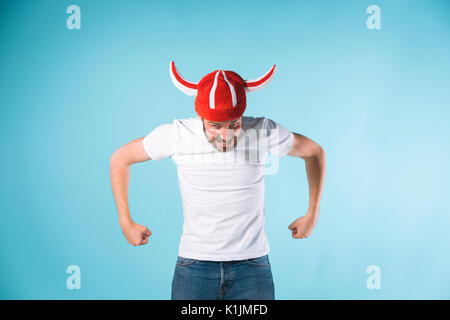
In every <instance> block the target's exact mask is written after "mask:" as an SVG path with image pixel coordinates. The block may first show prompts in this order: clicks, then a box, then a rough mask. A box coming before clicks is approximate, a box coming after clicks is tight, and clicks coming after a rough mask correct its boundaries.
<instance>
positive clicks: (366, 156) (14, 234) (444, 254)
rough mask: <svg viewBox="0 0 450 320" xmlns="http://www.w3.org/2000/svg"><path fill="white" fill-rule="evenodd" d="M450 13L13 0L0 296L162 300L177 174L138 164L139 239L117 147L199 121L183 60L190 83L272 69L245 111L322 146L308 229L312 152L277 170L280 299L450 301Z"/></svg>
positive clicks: (5, 93) (442, 9) (7, 5)
mask: <svg viewBox="0 0 450 320" xmlns="http://www.w3.org/2000/svg"><path fill="white" fill-rule="evenodd" d="M373 8H375V9H373ZM449 14H450V4H449V2H448V1H445V0H442V1H437V0H436V1H425V0H423V1H406V0H403V1H401V0H397V1H392V0H390V1H387V0H371V1H365V0H359V1H356V0H355V1H300V0H297V1H261V0H258V1H233V0H232V1H162V0H161V1H143V0H142V1H137V0H132V1H101V0H96V1H92V0H90V1H87V0H73V1H65V0H64V1H63V0H53V1H50V0H49V1H13V0H2V1H1V2H0V98H1V99H0V101H1V102H0V103H1V108H0V110H1V111H0V112H1V114H0V121H1V127H0V130H1V137H2V148H1V155H2V156H1V159H0V161H1V165H0V170H1V192H0V203H1V204H2V208H1V222H0V243H1V245H0V271H1V272H0V298H1V299H170V289H171V281H172V276H173V271H174V268H175V261H176V257H177V251H178V244H179V240H180V236H181V232H182V223H183V216H182V205H181V197H180V193H179V189H178V181H177V174H176V166H175V164H174V163H173V162H172V161H171V160H170V159H165V160H163V161H159V162H154V161H147V162H143V163H139V164H135V165H133V166H132V167H131V177H130V186H129V203H130V210H131V215H132V217H133V219H134V220H135V222H137V223H139V224H143V225H145V226H147V227H148V228H149V229H150V230H151V231H152V232H153V235H152V236H151V238H150V242H149V244H148V245H144V246H140V247H133V246H131V245H129V244H128V243H127V242H126V240H125V238H124V236H123V234H122V232H121V230H120V227H119V224H118V221H117V210H116V207H115V203H114V198H113V194H112V190H111V185H110V177H109V159H110V157H111V155H112V153H113V152H114V151H115V150H116V149H117V148H119V147H120V146H122V145H124V144H126V143H128V142H130V141H131V140H133V139H136V138H139V137H142V136H144V135H146V134H148V133H149V132H150V131H151V130H153V129H154V128H155V127H156V126H158V125H160V124H163V123H170V122H172V120H173V119H174V118H186V117H192V116H196V114H195V111H194V99H193V98H192V97H188V96H186V95H184V94H182V93H181V92H179V90H177V89H176V88H175V87H174V86H173V84H172V82H171V80H170V77H169V62H170V61H171V60H174V61H175V62H176V64H177V67H178V68H179V70H180V73H181V74H182V75H183V76H184V77H186V78H187V79H189V80H191V81H198V80H199V79H200V78H201V77H202V76H203V75H205V74H207V73H209V72H211V71H213V70H215V69H225V70H233V71H236V72H238V73H239V74H240V75H241V76H242V77H244V78H246V79H254V78H256V77H259V76H261V75H262V74H264V73H265V72H266V71H267V70H269V68H270V67H271V66H272V65H273V64H276V65H277V71H276V74H275V77H274V79H273V80H272V82H271V83H270V84H269V85H268V86H266V87H265V88H264V89H263V90H261V91H258V92H256V93H249V94H248V95H247V102H248V105H247V109H246V112H245V115H250V116H265V117H268V118H271V119H273V120H275V121H277V122H278V123H280V124H281V125H283V126H284V127H286V128H288V129H289V130H291V131H294V132H297V133H300V134H303V135H305V136H307V137H309V138H310V139H312V140H314V141H315V142H317V143H318V144H320V145H321V146H322V147H323V148H324V149H325V151H326V155H327V168H326V178H325V186H324V189H323V194H322V201H321V210H320V216H319V221H318V224H317V225H316V227H315V229H314V231H313V233H312V236H311V237H309V238H308V239H303V240H296V239H293V238H292V237H291V232H290V231H289V230H288V226H289V224H290V223H292V222H293V221H294V220H295V219H297V218H299V217H300V216H303V215H304V214H305V213H306V210H307V207H308V200H309V198H308V197H309V194H308V181H307V177H306V171H305V164H304V161H303V160H302V159H298V158H293V157H284V158H281V159H280V162H279V170H278V172H277V173H276V174H273V175H267V176H266V177H265V184H266V232H267V236H268V239H269V244H270V248H271V251H270V253H269V257H270V261H271V265H272V271H273V276H274V283H275V296H276V299H449V298H450V289H449V288H450V286H449V285H450V273H449V272H448V270H450V255H449V254H448V252H449V249H448V245H449V243H450V232H448V230H449V227H450V211H449V202H448V201H447V200H448V199H447V197H448V195H449V191H450V188H449V179H450V175H449V166H448V164H449V162H450V159H449V158H450V152H449V147H448V145H449V141H450V130H449V124H448V123H449V120H450V103H449V101H450V90H449V88H450V77H449V75H450V61H449V57H450V50H449V49H450V42H449V39H450V37H449V36H450V18H449V17H450V15H449ZM74 272H77V274H78V276H79V278H77V279H78V280H79V281H80V282H79V284H80V286H79V287H75V288H74V287H71V285H70V281H71V277H72V276H73V275H74Z"/></svg>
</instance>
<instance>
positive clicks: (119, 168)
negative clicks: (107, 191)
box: [110, 159, 132, 226]
mask: <svg viewBox="0 0 450 320" xmlns="http://www.w3.org/2000/svg"><path fill="white" fill-rule="evenodd" d="M110 176H111V187H112V191H113V194H114V199H115V202H116V207H117V212H118V215H119V223H120V225H121V226H122V225H124V224H127V223H130V222H132V219H131V216H130V209H129V206H128V185H129V181H130V165H128V164H123V163H120V162H118V161H115V160H114V159H111V162H110Z"/></svg>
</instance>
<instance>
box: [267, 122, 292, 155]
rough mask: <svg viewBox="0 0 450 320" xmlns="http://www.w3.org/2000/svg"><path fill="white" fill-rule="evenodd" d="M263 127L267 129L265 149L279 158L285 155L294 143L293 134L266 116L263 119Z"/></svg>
mask: <svg viewBox="0 0 450 320" xmlns="http://www.w3.org/2000/svg"><path fill="white" fill-rule="evenodd" d="M264 128H265V129H266V130H267V151H268V152H270V153H271V154H273V155H275V156H277V157H280V158H281V157H284V156H286V155H287V154H288V153H289V151H291V148H292V145H293V144H294V134H293V133H292V132H291V131H290V130H288V129H286V128H284V127H283V126H281V125H280V124H279V123H277V122H275V121H273V120H271V119H267V118H265V119H264Z"/></svg>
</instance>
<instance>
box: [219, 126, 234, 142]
mask: <svg viewBox="0 0 450 320" xmlns="http://www.w3.org/2000/svg"><path fill="white" fill-rule="evenodd" d="M233 131H234V130H233V129H227V128H221V129H220V137H221V138H222V140H223V141H228V139H230V137H231V136H233V135H234V132H233Z"/></svg>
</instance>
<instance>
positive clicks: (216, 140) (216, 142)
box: [203, 124, 238, 152]
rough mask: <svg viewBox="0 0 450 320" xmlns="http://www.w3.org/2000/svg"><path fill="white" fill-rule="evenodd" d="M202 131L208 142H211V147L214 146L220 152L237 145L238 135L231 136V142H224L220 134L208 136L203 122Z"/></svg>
mask: <svg viewBox="0 0 450 320" xmlns="http://www.w3.org/2000/svg"><path fill="white" fill-rule="evenodd" d="M203 132H204V133H205V136H206V138H207V140H208V141H209V143H211V144H212V145H213V147H214V148H216V149H217V150H219V151H220V152H227V151H231V150H233V149H234V148H235V147H236V145H237V141H238V136H234V137H233V142H232V143H229V142H224V141H223V140H222V138H221V137H220V135H217V136H216V137H210V136H208V133H207V132H206V129H205V124H203Z"/></svg>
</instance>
